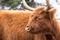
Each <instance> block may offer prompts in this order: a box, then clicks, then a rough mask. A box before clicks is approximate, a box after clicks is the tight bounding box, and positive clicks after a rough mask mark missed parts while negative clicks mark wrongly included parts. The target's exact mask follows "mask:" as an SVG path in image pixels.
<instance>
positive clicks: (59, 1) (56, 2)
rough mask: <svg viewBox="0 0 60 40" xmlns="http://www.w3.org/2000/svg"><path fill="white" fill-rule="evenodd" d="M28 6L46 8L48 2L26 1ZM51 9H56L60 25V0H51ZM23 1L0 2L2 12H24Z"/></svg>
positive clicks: (4, 0) (2, 0)
mask: <svg viewBox="0 0 60 40" xmlns="http://www.w3.org/2000/svg"><path fill="white" fill-rule="evenodd" d="M26 2H27V4H28V5H29V6H31V7H33V8H35V7H38V6H46V0H26ZM49 2H50V5H51V7H56V8H57V12H56V14H55V17H56V19H57V20H58V22H59V23H60V0H49ZM24 9H26V8H24V6H23V4H22V0H0V10H24Z"/></svg>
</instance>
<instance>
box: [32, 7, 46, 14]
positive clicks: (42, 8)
mask: <svg viewBox="0 0 60 40" xmlns="http://www.w3.org/2000/svg"><path fill="white" fill-rule="evenodd" d="M45 8H46V7H45V6H40V7H37V8H35V10H34V11H33V12H34V13H41V12H42V11H44V10H45Z"/></svg>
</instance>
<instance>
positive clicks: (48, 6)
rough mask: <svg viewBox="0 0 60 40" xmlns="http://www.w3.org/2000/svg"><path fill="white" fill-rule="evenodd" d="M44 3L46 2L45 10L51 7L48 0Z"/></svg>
mask: <svg viewBox="0 0 60 40" xmlns="http://www.w3.org/2000/svg"><path fill="white" fill-rule="evenodd" d="M46 4H47V10H49V9H50V8H51V7H50V3H49V0H46Z"/></svg>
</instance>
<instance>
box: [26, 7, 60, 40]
mask: <svg viewBox="0 0 60 40" xmlns="http://www.w3.org/2000/svg"><path fill="white" fill-rule="evenodd" d="M44 9H45V7H39V8H37V9H36V10H34V11H33V14H31V16H30V18H29V22H28V24H27V27H26V31H28V32H30V33H33V34H36V35H37V36H35V37H37V38H38V37H39V36H38V34H39V35H42V36H40V37H42V39H39V38H38V39H39V40H56V39H58V38H56V35H57V34H58V32H59V29H58V25H57V21H56V19H55V18H54V14H55V12H56V9H55V8H51V9H49V10H48V11H46V10H44ZM36 40H37V39H36Z"/></svg>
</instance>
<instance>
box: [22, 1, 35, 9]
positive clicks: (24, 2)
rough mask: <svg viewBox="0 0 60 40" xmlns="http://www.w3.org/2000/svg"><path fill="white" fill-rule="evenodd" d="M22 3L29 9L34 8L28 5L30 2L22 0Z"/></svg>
mask: <svg viewBox="0 0 60 40" xmlns="http://www.w3.org/2000/svg"><path fill="white" fill-rule="evenodd" d="M22 3H23V5H24V7H25V8H27V9H29V10H34V8H31V7H30V6H28V4H27V3H26V1H25V0H22Z"/></svg>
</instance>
